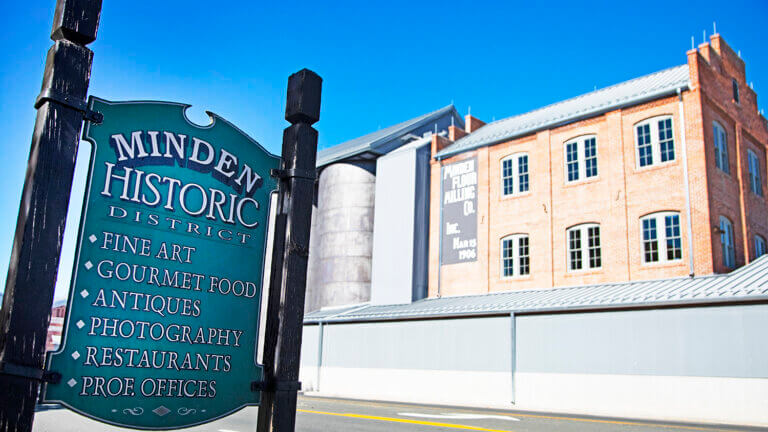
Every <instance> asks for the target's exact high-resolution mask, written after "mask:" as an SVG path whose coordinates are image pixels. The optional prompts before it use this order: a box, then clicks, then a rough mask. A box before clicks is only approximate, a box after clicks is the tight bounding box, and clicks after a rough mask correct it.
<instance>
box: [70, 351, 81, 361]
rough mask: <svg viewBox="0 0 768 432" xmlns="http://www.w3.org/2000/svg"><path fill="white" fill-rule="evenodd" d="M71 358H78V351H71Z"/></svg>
mask: <svg viewBox="0 0 768 432" xmlns="http://www.w3.org/2000/svg"><path fill="white" fill-rule="evenodd" d="M72 358H73V359H75V360H77V359H79V358H80V353H79V352H77V351H75V352H73V353H72Z"/></svg>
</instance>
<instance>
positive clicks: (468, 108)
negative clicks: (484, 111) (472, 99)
mask: <svg viewBox="0 0 768 432" xmlns="http://www.w3.org/2000/svg"><path fill="white" fill-rule="evenodd" d="M467 115H472V105H469V106H468V107H467Z"/></svg>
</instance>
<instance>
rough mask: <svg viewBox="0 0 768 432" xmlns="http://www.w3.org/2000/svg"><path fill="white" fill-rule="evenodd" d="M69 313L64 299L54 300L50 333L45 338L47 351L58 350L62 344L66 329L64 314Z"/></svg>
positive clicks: (49, 327) (49, 326)
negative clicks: (62, 335)
mask: <svg viewBox="0 0 768 432" xmlns="http://www.w3.org/2000/svg"><path fill="white" fill-rule="evenodd" d="M66 313H67V304H66V302H64V301H57V302H54V304H53V307H52V308H51V322H50V324H49V325H48V334H47V335H46V340H45V350H46V351H56V350H57V349H59V345H60V344H61V334H62V332H63V330H64V315H65V314H66Z"/></svg>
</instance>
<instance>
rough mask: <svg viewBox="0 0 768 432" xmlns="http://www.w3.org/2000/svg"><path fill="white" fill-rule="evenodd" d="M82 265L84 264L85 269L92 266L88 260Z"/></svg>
mask: <svg viewBox="0 0 768 432" xmlns="http://www.w3.org/2000/svg"><path fill="white" fill-rule="evenodd" d="M83 265H84V266H85V269H86V270H90V269H91V268H93V263H92V262H90V261H86V262H85V264H83Z"/></svg>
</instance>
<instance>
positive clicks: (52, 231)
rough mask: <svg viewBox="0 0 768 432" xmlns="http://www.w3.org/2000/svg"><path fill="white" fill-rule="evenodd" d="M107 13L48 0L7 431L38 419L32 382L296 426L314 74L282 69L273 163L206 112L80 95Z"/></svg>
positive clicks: (9, 358) (184, 418)
mask: <svg viewBox="0 0 768 432" xmlns="http://www.w3.org/2000/svg"><path fill="white" fill-rule="evenodd" d="M100 11H101V0H58V3H57V6H56V14H55V18H54V27H53V33H52V39H53V40H54V46H53V47H52V48H51V49H50V51H49V53H48V61H47V64H46V70H45V78H44V80H43V87H42V92H41V94H40V96H39V97H38V99H37V102H36V104H35V107H36V108H37V109H38V116H37V123H36V125H35V130H34V135H33V140H32V146H31V151H30V158H29V165H28V168H27V174H26V181H25V184H24V190H23V195H22V201H21V207H20V210H19V217H18V221H17V227H16V235H15V238H14V244H13V251H12V254H11V262H10V266H9V271H8V281H7V284H6V290H5V297H4V304H3V307H2V309H0V432H5V431H25V432H29V431H31V430H32V422H33V418H34V411H35V404H36V400H37V399H38V392H40V387H41V383H44V384H45V385H44V387H43V391H42V392H40V393H41V399H42V400H44V401H49V402H55V403H61V404H62V405H64V406H66V407H68V408H70V409H72V410H74V411H76V412H78V413H80V414H83V415H86V416H88V417H91V418H93V419H95V420H98V421H102V422H105V423H110V424H114V425H119V426H123V427H129V428H137V429H152V430H160V429H165V430H168V429H176V428H180V427H187V426H191V425H196V424H202V423H206V422H209V421H212V420H215V419H217V418H221V417H223V416H226V415H229V414H230V413H232V412H234V411H236V410H239V409H240V408H242V407H244V406H248V405H260V409H259V418H258V425H257V427H258V430H259V431H263V432H267V431H279V432H290V431H293V430H294V428H295V416H296V398H297V391H298V390H299V388H300V384H299V382H298V371H299V355H300V346H301V334H302V324H303V311H304V293H305V288H306V274H307V256H308V245H309V231H310V219H311V212H312V201H313V200H312V198H313V193H314V180H315V158H316V153H317V131H316V130H315V129H313V127H312V125H313V124H314V123H315V122H317V121H318V120H319V118H320V93H321V84H322V79H321V78H320V77H319V76H318V75H317V74H315V73H314V72H312V71H309V70H306V69H303V70H301V71H299V72H297V73H295V74H293V75H291V76H290V77H289V81H288V96H287V104H286V113H285V118H286V120H288V121H289V122H290V123H291V126H290V127H288V128H286V129H285V132H284V135H283V148H282V158H279V159H278V158H277V157H276V156H274V155H270V154H269V153H268V152H266V151H265V150H264V149H263V148H262V147H261V146H260V145H259V144H258V143H256V142H255V141H253V140H252V139H251V138H249V137H248V136H247V135H245V134H244V133H243V132H242V131H241V130H240V129H238V128H237V127H236V126H234V125H232V124H231V123H229V122H227V121H226V120H224V119H223V118H221V117H219V116H216V115H215V114H212V113H209V116H210V117H211V121H212V123H211V124H210V125H208V126H197V125H194V124H192V123H191V122H189V121H188V120H187V118H186V116H185V115H184V110H185V109H186V107H187V105H185V104H180V103H172V102H110V101H106V100H103V99H99V98H94V97H91V98H90V99H89V102H88V103H86V96H87V90H88V82H89V76H90V69H91V60H92V52H91V51H90V50H89V49H87V48H86V47H85V45H86V44H88V43H90V42H92V41H93V40H94V39H95V38H96V29H97V27H98V22H99V14H100ZM83 120H85V121H86V125H87V128H86V133H85V134H84V139H86V140H88V141H89V142H90V143H91V144H92V145H93V146H94V147H93V152H92V156H91V164H90V167H89V173H88V179H87V181H86V182H87V183H86V197H85V205H84V207H83V215H82V218H81V226H80V230H79V234H78V240H77V250H76V259H75V269H74V271H73V279H72V283H71V286H70V299H69V303H68V307H67V317H66V327H65V330H64V340H63V343H62V344H61V347H60V348H59V350H58V351H57V352H55V353H50V354H49V356H48V360H47V361H44V358H45V357H44V354H45V345H46V344H45V341H46V334H47V328H48V324H49V321H50V313H51V305H52V301H53V294H54V286H55V282H56V273H57V270H58V265H59V258H60V252H61V243H62V239H63V234H64V226H65V222H66V215H67V208H68V205H69V198H70V193H71V186H72V178H73V173H74V165H75V158H76V155H77V147H78V143H79V141H80V131H81V127H82V123H83ZM278 166H279V168H275V167H278ZM275 184H277V186H278V188H277V189H278V203H277V209H276V226H275V230H274V232H275V235H274V237H275V240H274V246H273V258H272V268H271V278H270V291H269V298H268V305H267V320H266V323H267V324H266V329H265V340H264V360H263V361H264V364H263V365H259V364H257V363H256V347H257V335H258V322H259V319H258V317H259V311H260V307H259V302H260V299H261V297H262V296H261V281H262V279H263V278H262V276H261V275H262V273H261V270H262V266H263V263H264V250H265V247H264V246H265V241H266V240H265V239H266V229H267V217H266V215H267V214H268V209H269V204H268V202H269V198H268V197H269V191H271V190H272V187H273V186H274V185H275ZM174 305H175V306H174Z"/></svg>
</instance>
